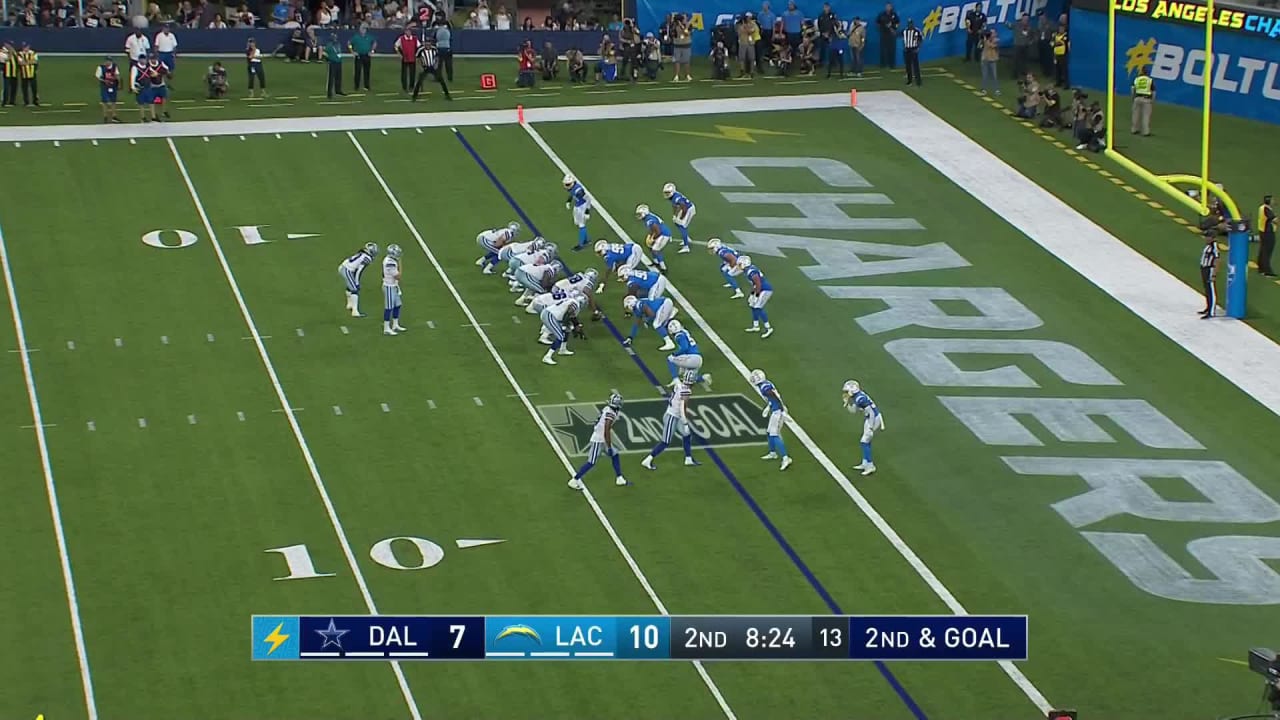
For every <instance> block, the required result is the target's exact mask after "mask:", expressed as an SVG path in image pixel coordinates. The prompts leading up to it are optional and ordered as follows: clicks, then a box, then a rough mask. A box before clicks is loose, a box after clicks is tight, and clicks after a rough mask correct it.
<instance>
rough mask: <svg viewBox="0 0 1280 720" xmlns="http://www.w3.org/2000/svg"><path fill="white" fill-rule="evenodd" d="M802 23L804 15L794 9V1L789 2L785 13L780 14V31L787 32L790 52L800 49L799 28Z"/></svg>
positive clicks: (797, 9)
mask: <svg viewBox="0 0 1280 720" xmlns="http://www.w3.org/2000/svg"><path fill="white" fill-rule="evenodd" d="M803 22H804V13H802V12H800V9H799V8H797V7H796V0H789V1H788V2H787V10H786V12H784V13H782V29H783V30H785V31H786V32H787V42H789V43H791V49H792V50H795V49H796V48H798V47H800V26H801V25H802V24H803Z"/></svg>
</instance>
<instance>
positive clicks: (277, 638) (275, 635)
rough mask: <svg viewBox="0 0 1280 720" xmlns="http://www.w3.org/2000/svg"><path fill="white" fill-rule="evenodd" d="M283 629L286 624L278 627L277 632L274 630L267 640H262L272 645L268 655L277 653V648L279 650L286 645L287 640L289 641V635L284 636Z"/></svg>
mask: <svg viewBox="0 0 1280 720" xmlns="http://www.w3.org/2000/svg"><path fill="white" fill-rule="evenodd" d="M283 629H284V623H280V624H279V625H277V626H276V629H275V630H272V631H271V632H270V633H269V634H268V635H267V636H266V637H265V638H263V639H262V641H263V642H269V643H271V649H270V650H268V651H267V654H268V655H270V654H271V653H273V652H275V651H276V649H277V648H279V647H280V646H281V645H283V644H284V642H285V641H286V640H288V639H289V636H288V635H285V634H282V633H281V632H280V631H281V630H283Z"/></svg>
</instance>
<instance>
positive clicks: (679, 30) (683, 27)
mask: <svg viewBox="0 0 1280 720" xmlns="http://www.w3.org/2000/svg"><path fill="white" fill-rule="evenodd" d="M692 58H693V33H692V32H691V31H690V29H689V22H688V19H687V18H685V16H684V15H683V14H678V15H676V16H675V24H674V25H673V26H672V29H671V64H672V65H674V66H675V72H676V74H675V77H674V78H672V80H673V81H674V82H679V81H680V68H681V67H683V68H684V81H685V82H693V74H692V71H691V70H690V68H689V64H690V62H691V60H692Z"/></svg>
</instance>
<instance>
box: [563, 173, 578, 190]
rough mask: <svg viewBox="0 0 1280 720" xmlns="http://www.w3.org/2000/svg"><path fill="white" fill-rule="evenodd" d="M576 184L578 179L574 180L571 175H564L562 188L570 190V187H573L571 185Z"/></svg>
mask: <svg viewBox="0 0 1280 720" xmlns="http://www.w3.org/2000/svg"><path fill="white" fill-rule="evenodd" d="M576 182H578V179H577V178H575V177H574V176H572V175H565V176H564V186H565V187H567V188H571V187H573V184H574V183H576Z"/></svg>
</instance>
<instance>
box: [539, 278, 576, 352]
mask: <svg viewBox="0 0 1280 720" xmlns="http://www.w3.org/2000/svg"><path fill="white" fill-rule="evenodd" d="M586 304H587V298H586V296H584V295H570V296H568V297H566V298H565V299H563V300H561V301H560V302H558V303H555V304H554V305H552V306H551V307H549V308H547V309H546V310H543V311H542V314H541V317H542V327H543V328H545V329H546V331H547V332H548V333H550V335H551V338H552V340H551V348H550V349H549V350H547V352H546V354H545V355H543V356H542V362H544V363H546V364H547V365H555V364H556V361H555V358H554V357H552V356H553V355H557V354H559V355H572V354H573V351H572V350H570V349H569V339H568V337H567V336H566V332H565V325H566V324H570V325H573V326H574V327H575V328H581V323H579V322H578V312H579V311H580V310H582V308H583V307H584V306H586Z"/></svg>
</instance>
